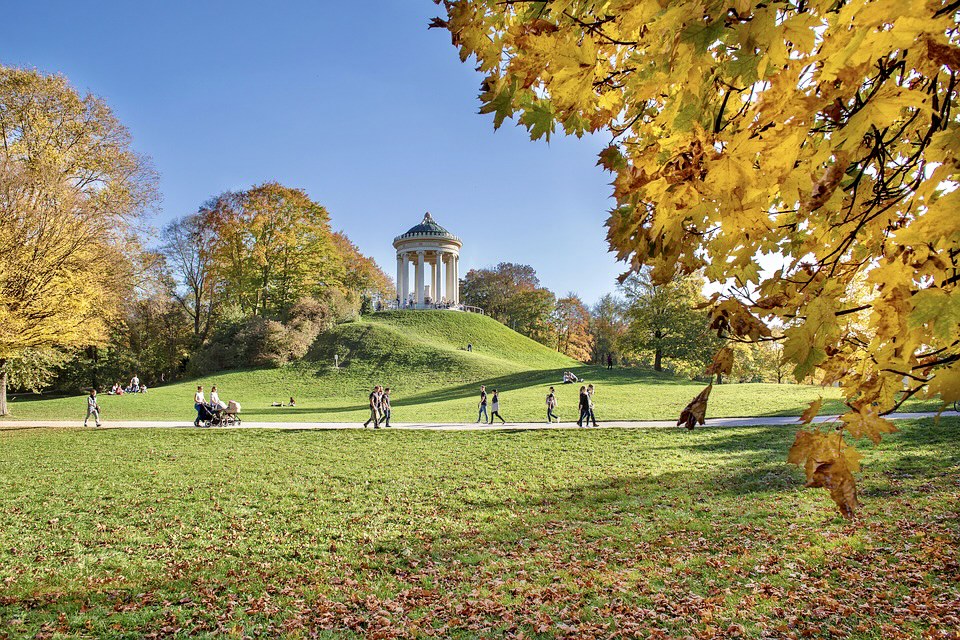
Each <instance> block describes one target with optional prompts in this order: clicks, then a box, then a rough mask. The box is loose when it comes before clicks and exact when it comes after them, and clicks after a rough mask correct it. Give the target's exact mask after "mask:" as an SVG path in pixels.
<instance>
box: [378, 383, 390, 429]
mask: <svg viewBox="0 0 960 640" xmlns="http://www.w3.org/2000/svg"><path fill="white" fill-rule="evenodd" d="M380 416H381V419H382V420H383V426H385V427H389V426H390V387H387V388H386V389H384V390H383V394H382V395H381V396H380Z"/></svg>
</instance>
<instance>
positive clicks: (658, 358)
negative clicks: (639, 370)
mask: <svg viewBox="0 0 960 640" xmlns="http://www.w3.org/2000/svg"><path fill="white" fill-rule="evenodd" d="M653 370H654V371H663V349H661V348H660V347H657V350H656V351H655V352H654V355H653Z"/></svg>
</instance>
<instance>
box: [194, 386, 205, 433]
mask: <svg viewBox="0 0 960 640" xmlns="http://www.w3.org/2000/svg"><path fill="white" fill-rule="evenodd" d="M205 402H206V400H205V399H204V397H203V387H202V386H198V387H197V392H196V393H195V394H193V408H194V409H196V410H197V419H196V420H194V421H193V426H195V427H199V426H200V417H201V416H200V410H201V409H203V405H204V403H205Z"/></svg>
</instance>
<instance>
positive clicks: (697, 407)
mask: <svg viewBox="0 0 960 640" xmlns="http://www.w3.org/2000/svg"><path fill="white" fill-rule="evenodd" d="M712 390H713V383H711V384H708V385H707V386H706V387H705V388H704V390H703V391H701V392H700V393H699V394H697V397H696V398H694V399H693V400H691V401H690V404H688V405H687V406H686V408H685V409H684V410H683V411H682V412H681V413H680V419H679V420H677V426H680V425H681V424H682V425H684V426H686V427H687V429H693V428H694V427H695V426H696V425H697V423H698V422H699V423H700V424H703V423H704V422H706V414H707V398H709V397H710V392H711V391H712Z"/></svg>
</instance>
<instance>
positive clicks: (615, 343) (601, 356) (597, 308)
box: [590, 293, 628, 364]
mask: <svg viewBox="0 0 960 640" xmlns="http://www.w3.org/2000/svg"><path fill="white" fill-rule="evenodd" d="M627 308H628V305H627V303H626V301H625V300H624V299H623V298H621V297H619V296H616V295H614V294H612V293H608V294H605V295H604V296H603V297H601V298H600V299H599V300H598V301H597V303H596V304H595V305H593V308H592V309H590V315H591V319H590V335H591V336H592V337H593V354H592V357H591V360H592V361H593V362H594V363H595V364H606V358H607V354H610V355H611V356H612V355H613V354H616V353H617V352H619V351H620V348H621V341H622V340H623V336H624V334H625V333H626V330H627V325H628V322H627V316H626V313H627Z"/></svg>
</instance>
